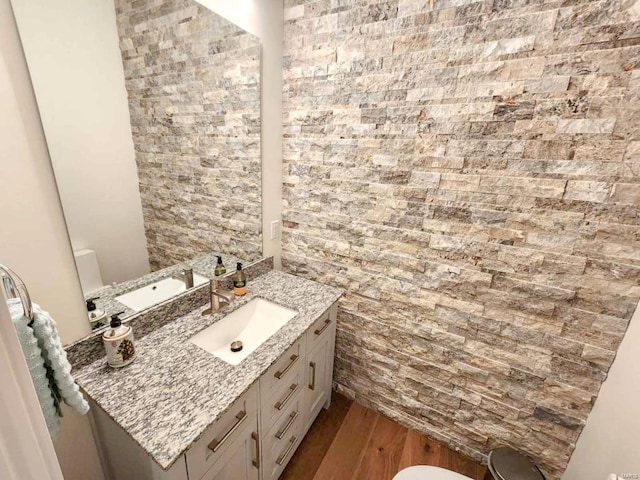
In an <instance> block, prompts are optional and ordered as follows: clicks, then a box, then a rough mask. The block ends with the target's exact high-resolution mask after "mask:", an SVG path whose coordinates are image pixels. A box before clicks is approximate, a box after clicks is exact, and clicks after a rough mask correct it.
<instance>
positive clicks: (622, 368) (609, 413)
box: [562, 307, 640, 480]
mask: <svg viewBox="0 0 640 480" xmlns="http://www.w3.org/2000/svg"><path fill="white" fill-rule="evenodd" d="M611 473H617V474H618V475H621V474H623V473H630V474H636V475H640V307H638V308H637V309H636V312H635V314H634V316H633V318H632V319H631V323H630V324H629V328H628V329H627V333H626V334H625V336H624V339H623V340H622V344H621V345H620V348H619V349H618V354H617V355H616V359H615V360H614V362H613V365H612V366H611V370H610V371H609V376H608V377H607V379H606V380H605V382H604V383H603V384H602V388H601V389H600V393H599V395H598V398H597V400H596V403H595V405H594V407H593V410H592V411H591V414H590V415H589V419H588V420H587V425H586V426H585V428H584V430H583V431H582V434H581V435H580V438H579V439H578V443H577V445H576V449H575V451H574V452H573V455H572V456H571V460H570V461H569V466H568V467H567V471H566V472H565V474H564V475H563V477H562V479H563V480H606V479H607V477H608V475H609V474H611ZM629 478H631V477H629Z"/></svg>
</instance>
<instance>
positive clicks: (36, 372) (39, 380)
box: [9, 299, 60, 438]
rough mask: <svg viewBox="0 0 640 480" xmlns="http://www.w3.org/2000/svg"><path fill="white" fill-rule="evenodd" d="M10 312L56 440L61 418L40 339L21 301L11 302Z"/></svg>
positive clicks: (52, 434)
mask: <svg viewBox="0 0 640 480" xmlns="http://www.w3.org/2000/svg"><path fill="white" fill-rule="evenodd" d="M9 312H10V313H11V318H12V319H13V324H14V326H15V328H16V333H17V334H18V339H19V340H20V345H21V346H22V353H23V354H24V357H25V359H26V360H27V367H28V368H29V374H30V375H31V381H32V382H33V385H34V387H35V389H36V394H37V396H38V401H39V402H40V408H41V409H42V413H43V415H44V419H45V421H46V422H47V428H48V429H49V434H50V435H51V437H52V438H55V437H56V435H57V434H58V432H59V431H60V418H59V417H58V415H57V409H56V406H55V400H54V397H53V394H52V392H51V390H50V388H49V378H48V377H47V369H46V368H45V366H44V358H43V357H42V352H41V350H40V347H38V339H37V338H36V337H35V335H34V333H33V330H32V329H31V328H30V327H29V326H28V324H29V319H28V318H27V317H26V316H25V315H24V310H23V309H22V303H20V300H18V299H10V300H9Z"/></svg>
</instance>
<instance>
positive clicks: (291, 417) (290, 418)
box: [276, 412, 298, 440]
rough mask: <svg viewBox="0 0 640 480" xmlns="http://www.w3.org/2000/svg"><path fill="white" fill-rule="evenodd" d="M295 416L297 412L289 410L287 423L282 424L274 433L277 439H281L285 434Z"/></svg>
mask: <svg viewBox="0 0 640 480" xmlns="http://www.w3.org/2000/svg"><path fill="white" fill-rule="evenodd" d="M297 417H298V412H291V415H289V421H288V422H287V424H286V425H285V426H284V428H283V429H282V430H280V431H279V432H278V433H276V438H277V439H278V440H282V437H284V436H285V434H286V433H287V431H288V430H289V429H290V428H291V425H293V422H294V421H295V420H296V418H297Z"/></svg>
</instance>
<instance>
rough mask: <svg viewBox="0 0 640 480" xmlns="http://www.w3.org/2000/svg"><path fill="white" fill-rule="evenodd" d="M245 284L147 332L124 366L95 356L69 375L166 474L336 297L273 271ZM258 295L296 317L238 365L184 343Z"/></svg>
mask: <svg viewBox="0 0 640 480" xmlns="http://www.w3.org/2000/svg"><path fill="white" fill-rule="evenodd" d="M248 287H249V293H247V295H245V296H244V297H241V298H239V299H236V301H235V302H233V304H231V305H230V306H229V307H227V308H226V309H224V310H223V311H222V312H220V313H217V314H215V315H211V316H204V317H203V316H202V315H201V312H202V311H203V310H205V309H206V308H207V307H208V305H205V306H202V307H201V308H198V309H196V310H194V311H193V312H191V313H189V314H187V315H185V316H183V317H181V318H178V319H177V320H175V321H173V322H171V323H169V324H167V325H165V326H163V327H161V328H159V329H158V330H155V331H153V332H151V333H149V334H148V335H147V336H146V337H144V339H142V340H141V341H139V342H136V351H137V358H136V360H135V361H134V362H133V363H132V364H130V365H128V366H126V367H124V368H121V369H113V368H110V367H109V366H107V364H106V359H105V358H101V359H100V360H97V361H95V362H94V363H92V364H90V365H87V366H86V367H84V368H82V369H80V370H79V371H77V372H74V374H75V377H76V380H77V382H78V384H80V386H81V387H82V388H83V389H84V390H85V392H86V393H87V394H88V396H90V397H91V398H92V399H93V400H94V401H95V402H96V403H97V404H98V405H99V406H100V407H101V408H102V409H103V410H104V411H105V412H106V413H107V414H108V415H109V416H110V417H111V418H112V419H113V420H115V422H116V423H118V424H119V425H120V426H121V427H122V428H123V429H124V430H125V431H126V432H127V433H128V434H129V435H130V436H131V437H132V438H133V439H134V440H135V441H136V442H137V443H138V444H140V446H141V447H142V448H143V449H144V450H145V451H146V452H147V453H148V454H149V455H150V456H151V457H152V458H153V459H154V460H155V461H156V462H157V463H158V465H160V467H162V468H163V469H165V470H167V469H168V468H170V467H171V465H173V463H174V462H175V461H176V460H177V459H178V458H179V457H180V455H182V454H183V453H184V452H185V451H186V450H187V449H188V448H189V447H190V446H191V445H192V444H193V443H194V442H195V441H196V440H198V438H199V437H200V436H201V435H202V434H203V433H204V431H205V430H206V429H207V427H209V426H210V425H211V424H212V423H213V422H215V421H216V420H217V419H218V418H220V416H221V415H222V414H223V413H224V412H225V411H226V410H227V409H228V408H229V407H230V406H231V404H232V403H233V402H234V401H235V400H236V399H237V398H238V397H239V396H240V395H242V394H243V393H244V392H246V391H247V390H248V388H249V387H250V386H251V385H252V384H253V383H254V382H255V381H256V380H257V379H258V378H259V377H260V375H262V374H263V373H264V372H265V371H266V370H267V369H268V368H269V367H270V366H271V365H272V364H273V363H274V362H275V361H276V360H277V359H278V358H279V357H280V356H281V355H282V354H283V353H284V352H285V350H286V349H287V348H289V347H290V346H291V345H292V344H293V343H294V342H295V341H296V340H297V339H298V338H300V336H301V335H303V334H304V332H305V331H306V330H307V329H308V328H309V327H310V326H311V325H312V324H313V322H314V321H315V320H317V319H318V317H319V316H320V315H321V314H322V313H323V312H324V311H325V310H326V309H327V308H329V307H330V306H331V305H332V304H333V303H334V302H335V301H336V300H338V298H340V296H341V295H342V293H343V292H342V290H340V289H338V288H334V287H330V286H327V285H322V284H320V283H317V282H313V281H311V280H306V279H303V278H300V277H296V276H293V275H289V274H287V273H283V272H279V271H271V272H269V273H267V274H264V275H262V276H260V277H258V278H256V279H255V280H254V281H253V282H250V283H249V285H248ZM257 297H261V298H265V299H267V300H271V301H273V302H275V303H278V304H280V305H282V306H284V307H288V308H291V309H293V310H296V311H298V312H299V313H298V315H296V316H295V317H294V318H293V319H292V320H290V321H289V322H288V323H287V324H286V325H285V326H284V327H282V328H281V329H280V330H278V332H276V333H275V334H274V335H273V336H272V337H271V338H269V339H268V340H267V341H266V342H264V343H263V344H262V345H261V346H260V347H258V348H257V349H256V350H255V351H254V352H253V353H252V354H251V355H249V357H247V358H246V359H245V360H244V361H243V362H242V363H240V364H239V365H237V366H233V365H229V364H227V363H226V362H224V361H222V360H220V359H218V358H217V357H215V356H213V355H212V354H210V353H208V352H206V351H204V350H202V349H201V348H199V347H197V346H196V345H194V344H192V343H190V342H189V341H188V339H189V338H191V337H192V336H193V335H195V334H196V333H198V332H199V331H201V330H202V329H204V328H206V327H208V326H210V325H212V324H213V323H215V322H217V321H218V320H220V319H221V318H223V317H224V316H225V315H227V314H229V313H230V312H232V311H233V310H235V309H237V308H239V307H240V306H242V305H244V304H246V303H247V302H249V301H250V300H252V299H253V298H257ZM134 337H135V330H134Z"/></svg>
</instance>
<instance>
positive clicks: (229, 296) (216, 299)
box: [202, 278, 236, 315]
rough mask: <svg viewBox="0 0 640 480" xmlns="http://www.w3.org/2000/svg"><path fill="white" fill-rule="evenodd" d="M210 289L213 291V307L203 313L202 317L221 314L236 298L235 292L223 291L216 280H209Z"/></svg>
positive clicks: (211, 292)
mask: <svg viewBox="0 0 640 480" xmlns="http://www.w3.org/2000/svg"><path fill="white" fill-rule="evenodd" d="M209 288H210V289H211V291H210V294H211V307H209V308H207V309H206V310H205V311H204V312H202V315H211V314H213V313H216V312H219V311H220V310H222V309H223V308H224V307H226V306H227V305H229V304H230V303H231V302H233V300H234V299H235V298H236V296H235V295H234V294H233V292H230V291H224V290H221V289H220V283H219V282H218V280H217V279H215V278H212V279H211V280H209Z"/></svg>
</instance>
